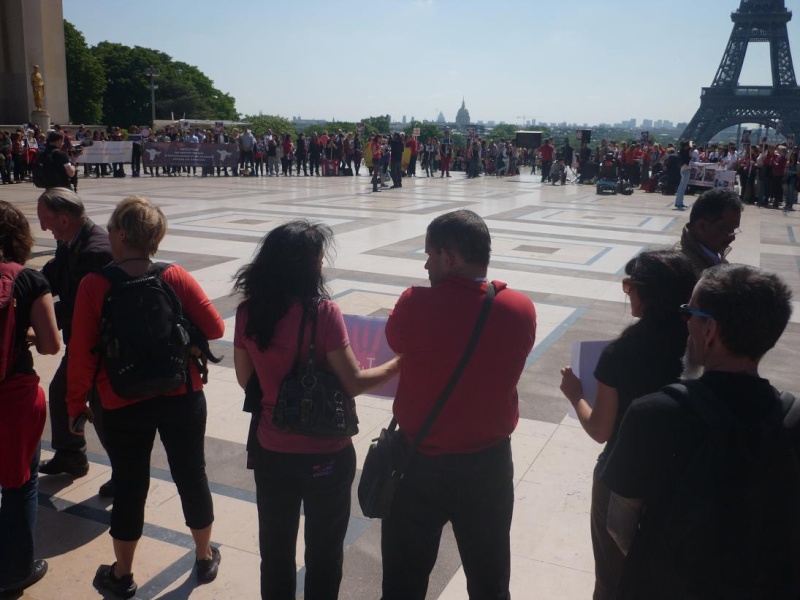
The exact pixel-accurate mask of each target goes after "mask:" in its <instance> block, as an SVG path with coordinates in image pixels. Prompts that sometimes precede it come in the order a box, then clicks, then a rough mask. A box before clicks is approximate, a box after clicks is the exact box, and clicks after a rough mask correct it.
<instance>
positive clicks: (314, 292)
mask: <svg viewBox="0 0 800 600" xmlns="http://www.w3.org/2000/svg"><path fill="white" fill-rule="evenodd" d="M332 247H333V231H331V228H330V227H328V226H327V225H325V224H324V223H312V222H311V221H307V220H297V221H290V222H289V223H285V224H283V225H280V226H278V227H276V228H275V229H273V230H272V231H270V232H269V233H268V234H267V235H266V236H265V237H264V239H263V240H262V242H261V246H260V247H259V249H258V252H257V253H256V257H255V259H254V260H253V261H252V262H251V263H250V264H247V265H245V266H244V267H242V268H241V269H239V272H238V273H237V274H236V277H235V283H234V286H233V289H234V291H237V292H241V294H242V296H243V297H244V301H246V302H247V303H248V316H247V325H246V326H245V335H246V337H248V338H250V339H254V340H255V341H256V344H257V346H258V348H259V350H262V351H264V350H266V349H267V348H268V347H269V344H270V341H271V340H272V335H273V333H274V332H275V325H276V324H277V323H278V321H280V320H281V319H282V318H283V317H284V316H285V315H286V313H287V312H288V310H289V307H290V306H292V304H294V303H295V302H302V303H303V305H304V306H305V305H307V304H308V303H309V302H310V301H311V300H312V299H314V298H316V297H320V296H321V297H325V298H327V297H329V294H328V291H327V289H326V288H325V281H324V279H323V277H322V269H321V268H320V263H321V260H320V259H321V257H323V256H328V255H329V252H330V250H332Z"/></svg>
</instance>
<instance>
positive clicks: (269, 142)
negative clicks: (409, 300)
mask: <svg viewBox="0 0 800 600" xmlns="http://www.w3.org/2000/svg"><path fill="white" fill-rule="evenodd" d="M55 131H56V132H58V133H61V135H62V137H61V141H60V146H59V149H60V150H62V151H64V152H65V153H66V154H67V155H68V156H70V157H72V159H73V160H74V157H75V156H76V155H78V154H80V152H81V149H82V147H83V146H85V145H89V144H92V143H94V142H97V141H105V140H110V141H123V140H125V139H126V135H125V134H124V132H122V130H120V128H119V127H114V128H112V129H110V130H108V131H106V130H102V129H95V130H93V131H92V130H88V129H86V128H85V127H83V126H81V127H79V128H78V129H77V130H76V131H75V132H74V134H73V133H71V132H70V130H69V129H62V128H61V127H59V126H58V125H56V126H55ZM48 133H52V132H48ZM129 133H133V134H139V133H140V132H139V128H138V127H136V126H132V127H131V128H130V130H129ZM146 133H148V135H147V137H146V138H143V139H141V140H139V138H137V139H136V141H134V142H133V144H132V156H131V161H130V175H131V176H133V177H140V176H141V175H142V174H144V175H149V176H151V177H161V176H166V177H178V176H181V175H186V176H202V177H209V176H217V177H228V176H232V177H238V176H250V177H278V176H284V177H291V176H293V175H294V176H298V177H299V176H300V174H301V172H302V175H303V176H306V177H308V176H338V175H355V176H358V175H360V174H361V170H362V168H364V169H365V170H366V171H367V173H366V174H367V175H369V176H370V177H372V178H373V179H376V180H377V186H376V185H373V191H380V190H381V189H384V188H387V187H392V188H396V187H402V181H403V179H404V178H406V177H416V176H417V171H418V169H419V171H420V175H423V174H424V176H425V177H436V176H439V177H450V176H451V171H459V172H463V173H464V174H465V175H466V177H468V178H475V177H479V176H481V175H485V176H489V175H492V176H498V177H500V176H509V175H517V174H519V173H520V170H521V169H524V168H527V167H530V169H531V171H530V172H531V174H536V172H537V169H538V170H539V171H540V172H541V181H542V182H543V183H551V184H553V185H557V184H561V185H564V184H565V183H566V182H567V180H568V178H569V177H570V176H571V177H572V181H573V182H575V183H594V181H595V180H596V179H597V176H598V168H599V167H600V166H601V165H606V166H608V165H613V166H614V167H615V168H616V169H617V170H618V177H619V178H620V180H623V181H625V182H627V183H629V184H630V185H631V186H632V187H633V188H637V187H639V188H641V189H642V190H644V191H647V192H656V191H660V192H661V193H664V194H667V195H674V196H675V208H676V209H679V210H683V209H684V208H686V206H685V204H684V197H685V194H686V192H687V190H688V189H689V185H690V183H689V181H690V175H691V172H692V168H693V166H694V165H695V164H696V163H712V164H716V165H718V167H719V168H720V169H724V170H728V171H734V172H735V173H736V177H737V181H738V187H739V190H740V197H741V198H742V200H743V201H744V202H746V203H748V204H757V205H759V206H761V207H769V208H783V209H784V210H787V211H792V210H794V206H795V204H796V203H797V195H798V191H800V178H798V176H797V164H798V152H799V151H800V149H798V147H796V146H791V147H790V146H787V145H785V144H773V145H770V144H767V143H766V142H764V143H762V144H760V145H750V144H744V145H742V146H741V148H738V147H737V145H736V144H734V143H729V144H719V145H718V144H707V145H704V146H695V145H693V144H692V143H691V142H689V141H682V142H680V143H679V145H678V146H677V147H676V146H675V145H673V144H666V145H661V144H658V143H649V142H636V141H630V142H627V141H623V142H620V143H617V142H616V141H614V140H606V139H603V140H601V141H600V143H598V144H597V145H596V146H594V148H593V147H592V146H591V145H590V144H589V143H588V142H583V143H581V144H580V147H579V148H578V149H577V150H576V149H575V148H573V147H572V146H571V145H570V143H569V141H568V140H567V141H565V142H564V145H563V146H559V147H556V146H555V145H554V140H553V138H548V139H545V140H544V143H543V144H542V145H541V146H539V147H538V148H527V147H518V146H517V145H516V143H515V142H514V141H513V140H491V139H489V138H484V137H481V136H474V137H471V138H469V139H468V140H467V144H466V145H465V146H456V145H455V143H454V140H453V137H452V134H451V131H450V130H449V129H445V130H444V132H443V134H442V136H441V137H438V136H433V137H428V138H426V139H425V140H419V139H417V138H416V137H414V136H406V134H405V133H395V134H387V135H383V134H374V135H370V136H366V137H365V136H362V134H361V133H360V132H344V131H342V130H341V129H339V130H338V131H335V132H333V131H332V132H328V131H323V132H322V134H321V135H318V133H317V132H316V131H314V132H312V133H311V134H310V135H305V134H303V133H301V134H299V135H291V134H288V133H280V132H273V131H272V130H267V131H266V132H265V133H264V135H263V136H256V135H254V134H253V132H252V131H251V130H250V128H249V127H246V126H245V127H243V128H242V130H241V131H240V130H239V128H236V127H234V128H232V129H231V130H230V132H226V131H225V130H224V129H223V130H222V131H214V130H211V129H206V130H202V129H200V128H195V129H194V130H182V129H179V128H176V127H172V126H170V127H167V128H165V129H159V130H151V131H149V132H146ZM46 135H47V134H46V133H43V132H41V131H40V130H38V129H37V128H36V127H30V128H25V129H22V128H20V129H17V130H16V131H14V132H12V133H9V132H0V176H1V177H0V178H1V179H2V182H3V183H4V184H5V183H12V182H13V183H22V182H24V181H28V180H30V178H31V175H32V169H31V166H32V164H33V162H34V161H35V157H36V154H37V152H39V151H40V150H44V149H45V148H46ZM147 141H150V142H162V143H190V144H204V143H225V144H235V145H236V152H237V157H236V161H235V163H236V167H231V168H228V167H227V166H210V165H200V166H198V165H168V166H159V167H157V166H146V167H144V169H143V168H142V162H143V143H144V142H147ZM376 171H377V174H376ZM82 173H83V177H91V176H95V177H98V178H99V177H106V176H115V177H124V176H126V171H125V165H124V164H123V163H113V164H104V163H99V164H91V163H83V171H82ZM77 179H78V175H77V173H76V174H75V176H74V177H73V178H72V181H71V185H72V186H73V189H77V185H78V181H77ZM390 180H391V184H392V185H391V186H389V183H390Z"/></svg>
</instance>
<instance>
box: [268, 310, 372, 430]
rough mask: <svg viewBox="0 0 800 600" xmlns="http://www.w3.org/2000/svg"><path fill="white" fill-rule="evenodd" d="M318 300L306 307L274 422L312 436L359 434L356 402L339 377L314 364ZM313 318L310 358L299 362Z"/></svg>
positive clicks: (280, 427)
mask: <svg viewBox="0 0 800 600" xmlns="http://www.w3.org/2000/svg"><path fill="white" fill-rule="evenodd" d="M318 307H319V299H315V301H314V302H313V303H312V306H311V307H310V308H305V307H304V310H303V318H302V320H301V321H300V332H299V334H298V338H297V356H296V357H295V361H294V366H293V367H292V370H291V372H290V373H289V375H287V376H286V377H285V378H284V379H283V381H282V382H281V387H280V390H279V391H278V401H277V403H276V404H275V410H274V411H273V413H272V423H273V424H274V425H275V426H276V427H277V428H278V429H280V430H282V431H287V432H292V433H300V434H302V435H308V436H312V437H323V438H346V437H352V436H354V435H356V434H357V433H358V416H357V415H356V401H355V399H354V398H353V397H352V396H350V395H349V394H348V393H347V392H346V391H345V389H344V387H342V384H341V382H340V381H339V378H338V377H336V375H335V374H334V373H331V372H330V371H327V370H325V369H318V368H317V367H316V365H315V364H314V348H315V347H316V337H317V313H318ZM309 317H310V319H311V341H310V343H309V348H308V360H307V361H306V362H305V364H301V363H300V354H301V350H302V345H303V337H304V335H305V330H306V322H307V320H308V318H309Z"/></svg>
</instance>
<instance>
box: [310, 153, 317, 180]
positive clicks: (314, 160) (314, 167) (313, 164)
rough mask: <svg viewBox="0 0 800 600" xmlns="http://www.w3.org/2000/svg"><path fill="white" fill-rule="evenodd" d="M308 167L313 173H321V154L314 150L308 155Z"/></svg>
mask: <svg viewBox="0 0 800 600" xmlns="http://www.w3.org/2000/svg"><path fill="white" fill-rule="evenodd" d="M308 168H309V169H310V170H311V174H312V175H314V174H317V175H319V154H314V153H313V152H312V153H311V154H309V155H308Z"/></svg>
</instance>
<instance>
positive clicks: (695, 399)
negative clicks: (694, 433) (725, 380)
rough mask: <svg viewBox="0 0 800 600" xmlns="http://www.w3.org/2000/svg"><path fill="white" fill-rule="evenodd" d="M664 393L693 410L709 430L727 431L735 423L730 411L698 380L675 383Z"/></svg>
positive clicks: (665, 388)
mask: <svg viewBox="0 0 800 600" xmlns="http://www.w3.org/2000/svg"><path fill="white" fill-rule="evenodd" d="M662 391H663V392H665V393H666V394H668V395H669V396H671V397H672V398H674V399H675V400H677V401H678V402H679V403H680V404H681V405H683V406H686V407H688V408H691V409H692V410H693V411H694V412H695V414H697V416H699V417H700V418H701V419H702V420H703V423H705V424H706V425H707V426H708V427H709V429H725V428H726V427H728V426H729V425H730V423H731V422H732V421H733V415H732V414H731V411H730V409H729V408H728V407H727V406H726V405H725V403H724V402H723V401H722V400H720V399H719V397H718V396H717V395H716V394H715V393H714V392H712V391H711V389H709V387H708V386H707V385H706V384H704V383H703V382H702V381H700V380H698V379H692V380H687V381H683V382H682V383H673V384H671V385H668V386H666V387H664V388H663V389H662Z"/></svg>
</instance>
